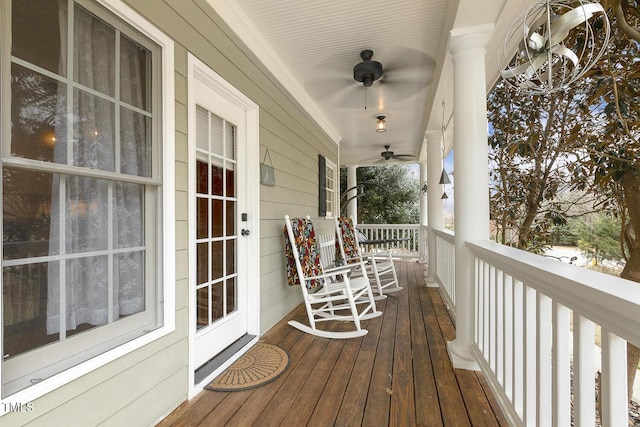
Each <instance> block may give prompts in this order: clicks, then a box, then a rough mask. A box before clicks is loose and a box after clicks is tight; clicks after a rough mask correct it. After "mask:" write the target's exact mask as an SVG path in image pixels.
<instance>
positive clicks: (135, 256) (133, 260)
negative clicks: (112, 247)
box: [113, 251, 145, 320]
mask: <svg viewBox="0 0 640 427" xmlns="http://www.w3.org/2000/svg"><path fill="white" fill-rule="evenodd" d="M144 255H145V254H144V252H142V251H136V252H126V253H123V254H118V255H117V256H116V260H115V262H116V265H115V267H116V271H117V274H116V277H115V279H116V281H115V283H114V284H113V287H114V292H113V294H114V295H115V296H116V297H117V300H116V301H114V303H113V305H114V308H113V311H114V319H116V320H117V319H119V318H120V317H121V316H128V315H131V314H135V313H139V312H141V311H143V310H144V308H145V306H144V299H145V298H144V289H145V287H144Z"/></svg>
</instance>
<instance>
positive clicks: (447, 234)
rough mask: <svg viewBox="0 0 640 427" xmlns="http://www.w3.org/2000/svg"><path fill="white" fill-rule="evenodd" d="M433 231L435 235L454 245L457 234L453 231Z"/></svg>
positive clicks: (439, 229)
mask: <svg viewBox="0 0 640 427" xmlns="http://www.w3.org/2000/svg"><path fill="white" fill-rule="evenodd" d="M432 230H433V234H434V235H436V236H438V237H441V238H442V239H444V240H447V241H450V242H451V243H453V241H454V239H455V237H456V235H455V233H454V232H453V231H451V230H445V229H442V228H432Z"/></svg>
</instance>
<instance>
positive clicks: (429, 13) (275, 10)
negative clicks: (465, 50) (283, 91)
mask: <svg viewBox="0 0 640 427" xmlns="http://www.w3.org/2000/svg"><path fill="white" fill-rule="evenodd" d="M229 1H230V2H233V1H235V2H236V5H237V6H239V10H240V9H241V11H242V13H244V14H246V18H248V21H250V22H251V24H252V25H253V26H254V27H255V30H256V31H255V32H256V34H257V35H258V37H259V38H262V40H263V43H264V45H266V46H269V47H270V48H271V50H272V52H271V53H274V54H275V55H276V56H277V61H278V63H280V64H282V67H281V70H282V69H284V70H286V71H287V72H288V73H290V76H292V78H293V79H294V80H295V82H294V83H293V86H294V87H297V88H298V89H299V90H298V93H297V94H294V96H296V98H297V99H298V100H300V99H299V98H300V97H302V98H306V100H304V102H301V104H302V105H303V106H305V108H306V109H307V111H309V112H310V113H311V114H312V115H313V116H314V117H316V119H318V121H319V123H320V124H321V126H322V127H323V128H324V129H325V130H326V131H327V132H328V134H329V135H331V136H332V137H333V138H334V139H336V142H339V143H340V147H341V151H340V156H341V157H340V163H341V164H342V165H345V164H359V165H366V164H379V162H384V160H382V159H381V157H380V153H381V152H382V151H384V146H385V145H387V144H388V145H390V146H391V150H392V151H394V152H395V153H396V154H411V155H413V156H415V159H414V160H412V161H413V162H415V161H417V159H418V158H420V157H422V158H424V153H425V152H426V150H424V149H423V142H424V139H425V131H426V130H429V129H430V130H432V131H433V130H435V131H439V130H440V128H441V123H442V107H441V105H442V102H443V101H445V105H446V114H447V115H450V114H451V111H452V106H451V105H450V102H451V101H450V100H451V98H452V89H451V84H452V76H451V73H452V67H451V65H450V59H448V54H447V44H448V39H449V34H450V32H451V30H452V29H454V28H463V27H470V26H475V25H483V24H487V23H495V24H496V34H497V36H496V37H494V40H492V42H491V43H492V44H493V45H490V46H488V48H487V52H488V59H487V71H488V79H493V78H494V77H493V76H494V75H495V74H496V73H495V69H496V66H495V59H493V58H495V50H496V48H497V46H498V44H499V42H500V40H501V36H499V35H498V34H504V31H505V30H504V28H505V27H504V25H505V24H501V22H504V23H507V24H508V23H510V22H511V21H512V20H513V16H514V15H515V14H516V12H518V11H519V10H520V9H521V6H522V4H526V3H531V1H530V0H529V1H527V0H524V1H522V2H521V1H520V0H518V1H514V0H511V1H508V0H458V1H454V0H349V1H343V0H324V1H322V2H309V1H300V0H270V1H264V0H229ZM215 3H217V2H211V1H210V4H212V5H214V8H216V6H215ZM501 28H502V29H501ZM501 31H502V32H501ZM364 49H370V50H372V51H373V52H374V56H373V60H377V61H379V62H381V63H382V65H383V67H384V69H385V72H384V75H383V77H382V78H381V79H380V80H378V81H376V82H374V83H373V85H372V86H371V87H369V88H367V90H366V106H367V108H366V109H365V108H364V107H365V89H364V86H363V85H362V83H358V82H356V81H354V79H353V67H354V66H355V65H356V64H358V63H359V62H360V61H361V59H360V52H361V51H362V50H364ZM256 55H257V56H258V58H260V54H259V53H257V52H256ZM263 62H264V60H263ZM267 67H268V68H269V66H268V65H267ZM272 72H274V70H272ZM274 74H278V72H277V71H276V72H274ZM276 78H278V76H277V75H276ZM286 86H287V85H286V84H285V87H286ZM289 86H291V85H289ZM447 100H448V101H449V102H447ZM309 106H312V108H308V107H309ZM379 114H387V116H388V117H387V123H386V124H387V129H388V131H387V132H385V133H376V131H375V127H376V126H375V125H376V116H377V115H379ZM447 143H448V145H450V144H451V141H450V140H449V141H447ZM392 161H393V160H391V162H392Z"/></svg>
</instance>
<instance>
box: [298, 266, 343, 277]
mask: <svg viewBox="0 0 640 427" xmlns="http://www.w3.org/2000/svg"><path fill="white" fill-rule="evenodd" d="M327 271H329V272H325V273H324V274H319V275H317V276H307V277H305V278H304V280H315V279H326V278H329V277H334V276H337V275H340V274H347V273H350V272H351V268H350V267H344V266H342V267H337V268H334V269H331V270H327Z"/></svg>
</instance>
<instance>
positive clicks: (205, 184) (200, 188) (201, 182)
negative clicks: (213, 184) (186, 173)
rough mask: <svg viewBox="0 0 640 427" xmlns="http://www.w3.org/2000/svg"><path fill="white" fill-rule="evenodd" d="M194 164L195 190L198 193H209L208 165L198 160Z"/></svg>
mask: <svg viewBox="0 0 640 427" xmlns="http://www.w3.org/2000/svg"><path fill="white" fill-rule="evenodd" d="M196 165H197V166H196V168H197V170H196V191H197V192H198V193H200V194H209V166H208V165H207V164H206V163H204V162H201V161H200V160H198V162H197V164H196Z"/></svg>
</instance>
